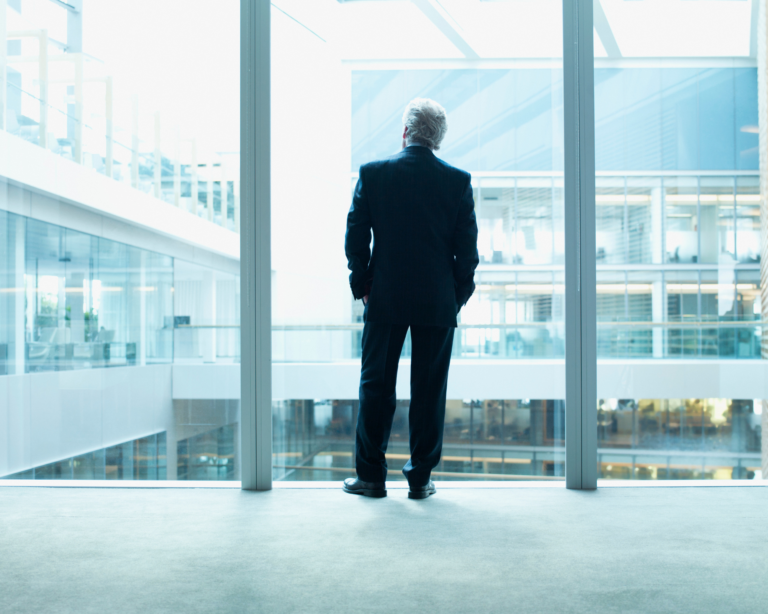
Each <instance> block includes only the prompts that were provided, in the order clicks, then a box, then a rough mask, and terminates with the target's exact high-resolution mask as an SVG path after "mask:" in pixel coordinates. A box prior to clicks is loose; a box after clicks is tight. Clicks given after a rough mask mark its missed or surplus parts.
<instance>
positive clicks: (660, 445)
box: [594, 3, 763, 480]
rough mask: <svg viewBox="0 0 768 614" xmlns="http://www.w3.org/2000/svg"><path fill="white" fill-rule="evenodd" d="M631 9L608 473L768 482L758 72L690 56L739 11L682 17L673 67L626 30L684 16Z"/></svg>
mask: <svg viewBox="0 0 768 614" xmlns="http://www.w3.org/2000/svg"><path fill="white" fill-rule="evenodd" d="M630 4H632V3H623V4H622V5H621V6H620V5H619V3H615V5H614V6H611V7H610V9H606V15H607V17H608V20H609V24H612V25H613V26H614V27H616V28H617V30H615V31H616V32H624V34H623V36H624V38H623V39H622V37H621V35H619V36H618V37H617V40H618V44H619V47H620V48H621V49H622V52H623V54H622V55H623V57H622V58H618V57H613V56H611V54H610V53H609V51H610V50H609V51H606V50H605V49H601V48H600V47H599V41H598V43H596V55H597V56H602V57H598V58H597V59H596V67H595V73H594V77H595V129H596V143H595V148H596V161H597V177H596V205H597V214H596V217H597V220H596V224H597V226H596V230H597V253H596V255H597V355H598V381H597V391H598V407H597V410H596V411H597V424H598V426H597V429H598V476H599V477H601V478H611V479H654V480H680V479H724V480H731V479H754V478H760V477H761V471H760V446H761V429H760V419H761V416H760V414H761V410H762V403H761V401H759V400H753V398H752V397H757V396H759V394H760V393H759V391H758V390H757V389H756V388H755V387H754V386H751V383H752V382H757V381H761V380H760V378H761V376H760V375H759V374H758V372H759V369H760V363H759V362H757V361H758V360H759V359H760V358H761V351H760V339H761V336H762V334H763V327H762V321H761V312H760V256H759V247H760V237H759V229H758V225H759V222H758V221H757V220H759V209H760V194H759V189H758V187H757V186H758V185H759V177H758V174H759V161H758V134H757V132H758V130H757V125H758V104H757V71H756V68H755V67H754V63H753V62H751V61H750V60H747V59H746V58H745V59H744V61H743V62H739V61H735V60H733V59H732V57H728V55H729V54H728V53H726V52H725V51H722V50H721V51H722V57H718V56H719V55H720V54H721V51H715V50H714V48H710V52H708V53H707V54H706V55H707V56H709V57H708V58H707V59H695V58H694V57H689V56H693V55H694V52H693V51H692V50H693V49H694V47H695V43H696V41H698V42H699V43H702V42H704V41H709V40H711V37H710V34H708V33H711V32H713V31H719V32H723V31H724V30H723V27H722V26H720V25H719V24H720V22H721V21H722V22H723V23H724V22H725V20H728V19H732V18H733V16H734V15H735V14H736V12H738V10H739V9H738V7H735V3H720V4H721V5H722V6H719V7H714V8H713V11H717V12H718V14H719V15H720V17H719V18H718V19H715V12H712V13H707V15H705V14H704V12H703V11H701V10H700V9H697V8H696V7H695V6H694V3H690V4H691V6H690V7H682V8H680V9H679V10H681V11H683V12H686V13H687V14H688V17H689V18H688V19H686V20H684V21H683V22H681V23H680V24H679V25H678V26H677V28H678V32H677V35H678V36H677V40H675V41H670V56H669V57H658V58H654V59H646V60H638V59H637V57H639V56H640V55H642V53H640V51H639V49H640V48H639V47H637V48H636V49H635V52H634V53H633V52H631V51H629V50H630V49H633V47H632V43H631V41H630V39H631V37H630V36H629V35H628V34H627V31H625V30H623V29H622V28H625V27H626V25H627V24H628V21H627V20H631V21H632V22H633V23H635V24H636V25H635V26H633V28H634V29H635V30H636V31H639V30H637V28H639V27H640V24H647V23H650V21H648V20H651V21H654V22H660V21H661V22H664V21H668V20H669V19H670V18H671V17H672V16H673V15H674V14H677V15H678V16H679V14H680V13H674V11H675V10H677V9H675V8H674V7H671V6H669V7H668V6H666V5H663V3H657V4H654V5H649V4H647V3H645V5H644V6H640V4H641V3H637V5H636V6H629V5H630ZM685 4H688V3H685ZM729 23H733V22H732V21H731V22H729ZM609 27H610V26H609ZM598 38H599V37H597V36H596V40H598ZM736 40H737V39H736V35H735V30H733V29H731V30H729V35H728V36H727V37H725V39H723V41H722V42H723V44H724V45H725V47H728V49H730V50H731V51H730V56H740V55H742V51H739V50H738V49H737V47H736V46H735V45H736ZM644 44H645V46H644V47H643V49H644V50H645V52H646V56H655V55H658V52H654V47H653V46H652V45H651V44H650V41H645V42H644ZM706 44H708V43H706ZM725 47H723V48H722V49H725ZM745 51H746V52H747V53H748V49H745ZM633 55H634V56H637V57H632V56H633ZM605 56H608V57H605ZM726 58H727V59H726ZM633 64H634V65H633ZM629 359H632V360H629ZM634 359H644V360H634ZM736 364H738V366H735V365H736ZM753 370H754V371H753ZM737 374H744V375H745V377H744V379H738V377H737ZM752 374H754V375H752Z"/></svg>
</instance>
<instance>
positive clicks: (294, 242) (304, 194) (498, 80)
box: [272, 2, 565, 480]
mask: <svg viewBox="0 0 768 614" xmlns="http://www.w3.org/2000/svg"><path fill="white" fill-rule="evenodd" d="M311 6H312V3H311V2H305V3H302V2H298V3H295V4H294V5H293V7H292V10H291V11H288V13H289V14H286V13H285V12H284V8H285V7H281V9H280V10H277V9H275V8H273V10H272V54H273V55H272V63H273V64H272V65H273V69H272V96H273V101H274V102H273V107H272V109H273V120H272V129H273V134H272V164H273V167H272V177H273V184H272V199H273V200H272V223H273V226H272V269H273V273H272V274H273V278H272V290H273V309H272V313H273V320H274V327H273V337H272V343H273V382H274V389H273V396H274V408H273V425H274V437H273V450H274V453H275V455H274V477H275V479H281V480H282V479H285V480H318V479H319V480H329V479H333V480H341V479H343V478H346V477H349V476H351V475H354V465H353V462H354V461H353V449H354V437H355V435H354V433H355V427H356V422H357V411H358V401H357V397H358V394H357V391H358V385H359V377H360V362H359V361H360V352H361V335H362V330H363V309H362V305H361V304H360V301H354V300H353V297H352V295H351V292H350V290H349V284H348V274H349V271H348V270H347V268H346V262H345V261H344V258H343V251H342V247H343V242H344V229H345V221H346V213H347V211H348V210H349V203H350V201H351V197H352V191H353V190H354V187H355V184H356V182H357V171H358V169H359V167H360V166H361V165H362V164H365V163H367V162H370V161H372V160H376V159H381V158H386V157H389V156H391V155H394V154H396V153H398V152H399V151H400V149H401V147H402V134H403V126H402V121H401V118H402V114H403V111H404V109H405V106H406V104H407V103H408V102H409V101H410V100H411V99H413V98H416V97H427V98H432V99H434V100H436V101H438V102H439V103H440V104H442V105H443V106H444V107H445V109H446V110H447V113H448V126H449V127H448V133H447V135H446V137H445V140H444V142H443V144H442V145H441V147H440V150H439V151H437V152H436V155H437V156H438V157H439V158H441V159H443V160H445V161H446V162H448V163H450V164H452V165H455V166H457V167H459V168H462V169H464V170H467V171H469V172H470V173H471V174H472V188H473V192H474V202H475V215H476V217H477V223H478V230H479V237H478V250H479V255H480V265H479V267H478V269H477V273H476V278H475V283H476V285H477V288H476V290H475V294H474V296H473V298H472V299H471V301H470V302H469V303H468V304H467V305H466V306H465V307H464V308H463V309H462V311H461V314H460V324H459V327H458V329H457V333H456V335H455V336H454V348H453V358H452V366H451V375H450V380H449V382H450V383H449V389H448V401H447V407H446V422H445V432H444V442H445V444H444V450H443V459H442V461H441V464H440V466H439V467H438V468H437V469H436V470H435V472H434V476H435V478H436V479H439V480H449V479H478V478H480V479H516V480H525V479H555V480H562V479H563V475H564V471H563V460H564V459H563V451H564V448H563V446H564V439H563V424H564V411H565V410H564V401H563V400H562V399H563V396H562V395H564V386H563V385H558V387H557V388H556V390H554V391H553V390H552V389H551V387H550V389H549V390H545V387H546V386H545V381H546V376H542V375H538V376H537V379H536V381H537V384H538V385H539V392H540V393H541V394H542V396H538V397H537V396H532V395H529V394H525V393H524V391H523V388H524V386H521V385H520V384H519V383H518V384H515V383H514V382H512V381H510V382H509V384H508V385H504V386H501V387H498V386H497V387H495V389H492V388H491V386H487V385H484V384H482V383H480V382H479V381H477V380H476V379H473V378H472V377H468V376H467V374H468V373H469V371H468V369H471V368H472V366H473V365H474V364H476V363H477V361H486V362H490V361H491V360H498V359H502V360H513V361H520V362H522V363H527V362H528V361H531V360H534V359H549V360H550V362H551V365H550V366H549V368H550V369H551V374H554V376H555V377H556V378H557V379H558V380H562V381H564V380H563V378H564V371H565V370H564V362H563V361H564V338H565V334H564V328H565V324H564V323H565V320H564V275H563V262H564V227H563V217H564V216H563V207H564V204H563V178H562V168H563V128H562V124H563V83H562V69H561V68H560V67H559V66H558V64H559V60H557V59H556V58H557V56H559V55H560V53H561V50H560V47H559V44H557V45H554V46H553V47H551V48H548V50H547V53H545V54H544V55H543V56H539V57H550V56H551V57H553V58H555V59H553V60H546V61H543V60H540V61H538V62H532V63H531V64H530V66H528V67H525V68H521V69H515V70H513V69H508V68H505V69H499V70H496V69H482V70H478V69H477V68H476V67H470V68H461V67H452V66H451V65H450V64H461V63H462V61H461V60H459V61H456V62H447V61H444V60H445V58H446V57H455V53H456V50H455V49H453V50H451V47H452V45H450V44H449V45H448V46H445V45H444V44H442V43H441V42H440V41H441V39H442V34H440V32H439V31H438V30H437V29H435V28H434V26H433V24H432V23H430V21H429V18H428V17H427V16H426V15H425V14H423V13H422V12H421V11H420V9H419V8H418V7H416V6H415V5H411V4H409V3H373V2H370V3H369V2H363V3H339V4H338V5H337V6H335V7H333V8H331V7H330V3H329V5H328V6H327V7H326V10H327V11H328V13H329V15H328V19H329V20H330V19H333V21H334V23H335V24H336V25H335V26H333V27H331V24H330V22H326V21H324V20H323V19H322V18H321V17H320V16H319V11H314V10H312V8H311ZM553 6H554V5H552V6H550V5H549V4H548V5H547V7H546V10H543V11H541V12H536V11H534V12H533V13H530V14H528V15H526V16H524V17H523V21H524V22H525V24H526V27H527V28H528V29H529V30H530V31H532V32H537V33H538V34H539V35H542V36H544V32H545V31H547V32H549V31H550V30H552V29H553V28H554V29H555V30H556V31H557V35H558V37H560V25H559V20H560V8H559V6H558V7H557V8H556V10H555V9H553ZM507 8H509V7H501V9H502V10H507ZM534 13H535V14H534ZM374 16H375V17H374ZM468 19H469V17H468ZM388 20H389V21H388ZM390 21H391V23H393V24H395V23H397V24H399V25H398V26H396V27H397V28H398V31H400V32H401V34H402V28H403V27H405V28H412V29H413V33H414V34H416V33H418V35H417V36H414V37H413V38H412V39H409V37H407V36H406V37H404V38H403V40H406V41H409V42H406V43H404V44H400V43H399V44H398V46H397V49H395V48H394V47H386V43H385V41H383V40H379V39H377V38H376V37H375V34H374V32H376V31H378V30H379V29H380V27H381V24H383V23H390ZM403 23H406V24H408V25H407V26H403V25H402V24H403ZM338 24H343V28H341V29H339V28H338ZM348 32H370V33H371V36H372V37H373V38H372V39H371V41H369V40H368V39H367V36H364V37H349V36H347V34H346V33H348ZM364 39H365V40H364ZM373 40H375V41H376V42H375V43H373V42H372V41H373ZM499 44H501V34H499ZM385 47H386V50H385ZM539 51H541V49H540V50H539ZM504 53H508V52H504ZM509 53H512V55H505V56H504V58H505V60H509V59H510V58H514V57H517V56H516V55H515V54H516V53H517V52H516V51H514V52H512V51H510V52H509ZM391 54H397V57H398V58H399V59H400V60H405V63H406V64H409V65H411V66H412V67H411V68H402V63H403V62H402V61H400V62H396V61H395V60H392V62H391V64H392V65H388V64H390V59H392V58H393V56H392V55H391ZM446 54H447V55H446ZM369 61H370V65H367V63H368V62H369ZM398 63H399V64H400V66H395V64H398ZM307 91H312V92H314V95H313V103H312V104H313V114H314V115H316V116H318V117H322V118H323V121H321V122H317V123H312V124H310V125H302V126H300V127H299V126H296V122H295V121H294V119H292V118H295V117H296V116H297V114H299V113H301V112H302V111H301V109H302V106H303V105H304V102H303V100H304V97H305V95H306V92H307ZM299 128H301V130H299ZM299 141H300V142H301V144H302V146H301V148H300V150H298V149H297V148H295V147H293V146H292V144H293V143H296V142H299ZM296 168H301V169H302V170H301V175H302V181H301V182H300V183H299V182H296V181H295V173H296V171H295V169H296ZM350 171H351V172H350ZM305 203H311V205H306V204H305ZM374 243H375V229H374ZM305 247H306V248H307V249H311V254H312V257H311V258H309V259H308V258H306V257H305V254H304V251H303V250H304V248H305ZM410 357H411V345H410V338H406V342H405V346H404V348H403V351H402V355H401V365H400V373H399V376H398V378H399V379H398V386H397V399H398V400H397V410H396V414H395V419H394V426H393V430H392V434H391V437H390V443H389V448H388V452H387V460H388V465H389V474H388V479H403V475H402V474H401V473H400V470H401V469H402V468H403V466H404V465H405V463H406V461H407V459H408V455H409V448H408V428H407V423H408V411H409V404H410V401H409V397H410V388H409V379H408V378H409V370H410V369H409V363H408V360H409V359H410ZM510 379H511V380H513V379H514V378H513V377H512V378H510ZM562 381H561V384H562ZM526 392H527V390H526ZM553 392H557V394H558V395H560V396H554V397H553Z"/></svg>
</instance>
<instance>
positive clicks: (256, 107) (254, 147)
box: [240, 0, 272, 490]
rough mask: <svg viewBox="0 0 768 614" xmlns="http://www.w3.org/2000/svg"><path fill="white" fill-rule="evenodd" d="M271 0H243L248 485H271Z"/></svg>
mask: <svg viewBox="0 0 768 614" xmlns="http://www.w3.org/2000/svg"><path fill="white" fill-rule="evenodd" d="M270 113H271V110H270V2H269V0H241V1H240V152H241V154H240V184H241V200H240V206H241V211H240V223H241V233H240V301H241V303H240V347H241V351H240V353H241V360H240V368H241V371H240V373H241V384H240V391H241V397H240V424H241V429H240V433H241V449H240V458H241V467H242V471H241V481H242V488H243V489H244V490H269V489H271V488H272V330H271V326H272V313H271V304H272V293H271V260H270V241H271V236H270V232H271V223H270V206H271V185H270V168H271V166H270V154H271V134H270V121H271V119H270V118H271V115H270Z"/></svg>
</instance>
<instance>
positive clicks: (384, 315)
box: [345, 145, 480, 327]
mask: <svg viewBox="0 0 768 614" xmlns="http://www.w3.org/2000/svg"><path fill="white" fill-rule="evenodd" d="M474 209H475V205H474V199H473V197H472V186H471V184H470V175H469V173H467V172H465V171H462V170H459V169H457V168H454V167H453V166H451V165H450V164H446V163H445V162H443V161H442V160H440V159H439V158H437V157H436V156H435V155H434V154H433V153H432V151H431V150H430V149H428V148H427V147H421V146H419V145H411V146H409V147H406V148H405V149H403V150H402V151H401V152H400V153H398V154H396V155H394V156H392V157H391V158H387V159H385V160H378V161H376V162H371V163H369V164H364V165H363V166H361V167H360V178H359V179H358V181H357V186H356V187H355V194H354V197H353V199H352V207H351V208H350V210H349V215H348V216H347V235H346V241H345V251H346V253H347V261H348V265H349V269H350V270H351V271H352V273H351V274H350V276H349V284H350V286H351V288H352V294H353V295H354V297H355V298H356V299H359V298H362V297H363V296H365V295H366V294H369V298H368V306H367V309H366V321H367V322H381V323H387V324H405V325H409V326H410V325H421V326H447V327H455V326H456V315H457V314H458V311H459V309H461V307H462V306H463V305H464V304H465V303H466V302H467V300H469V297H470V296H471V295H472V292H473V291H474V289H475V284H474V281H473V280H474V273H475V268H476V267H477V265H478V263H479V261H480V260H479V257H478V253H477V221H476V220H475V210H474ZM371 231H373V250H372V251H371V245H370V244H371Z"/></svg>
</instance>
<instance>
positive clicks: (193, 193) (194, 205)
mask: <svg viewBox="0 0 768 614" xmlns="http://www.w3.org/2000/svg"><path fill="white" fill-rule="evenodd" d="M189 174H190V176H191V179H190V181H191V182H192V186H191V187H192V190H191V196H192V215H194V216H197V199H198V193H197V142H196V141H194V140H193V141H192V162H191V163H190V172H189Z"/></svg>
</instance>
